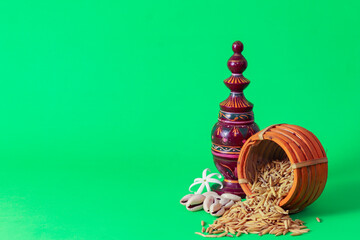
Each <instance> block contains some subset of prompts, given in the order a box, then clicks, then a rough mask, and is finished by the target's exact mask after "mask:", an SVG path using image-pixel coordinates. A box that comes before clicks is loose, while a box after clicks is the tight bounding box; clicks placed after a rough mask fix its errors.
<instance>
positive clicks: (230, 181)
mask: <svg viewBox="0 0 360 240" xmlns="http://www.w3.org/2000/svg"><path fill="white" fill-rule="evenodd" d="M224 182H228V183H237V182H238V181H236V180H229V179H224Z"/></svg>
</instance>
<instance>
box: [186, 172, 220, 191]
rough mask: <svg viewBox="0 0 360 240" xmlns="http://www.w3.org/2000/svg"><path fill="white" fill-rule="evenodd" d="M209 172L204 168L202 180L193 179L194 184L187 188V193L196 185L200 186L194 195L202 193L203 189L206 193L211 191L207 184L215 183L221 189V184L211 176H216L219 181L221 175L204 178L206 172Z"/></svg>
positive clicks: (213, 174)
mask: <svg viewBox="0 0 360 240" xmlns="http://www.w3.org/2000/svg"><path fill="white" fill-rule="evenodd" d="M207 171H209V172H210V169H209V168H206V169H205V170H204V171H203V173H202V178H195V180H194V183H193V184H191V185H190V187H189V191H190V192H192V191H191V188H192V187H193V186H195V185H197V184H201V185H200V187H199V189H198V190H197V191H196V192H195V194H201V193H202V191H203V190H204V187H206V191H207V192H209V191H211V188H210V185H209V183H217V184H220V186H221V187H220V188H223V184H222V182H220V181H219V180H217V179H215V178H212V177H213V176H217V177H218V178H219V179H221V175H220V174H219V173H211V174H209V175H207V176H206V172H207Z"/></svg>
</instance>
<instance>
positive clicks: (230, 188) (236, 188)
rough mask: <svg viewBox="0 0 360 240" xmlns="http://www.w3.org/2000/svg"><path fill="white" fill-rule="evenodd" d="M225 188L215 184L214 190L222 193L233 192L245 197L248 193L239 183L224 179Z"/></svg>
mask: <svg viewBox="0 0 360 240" xmlns="http://www.w3.org/2000/svg"><path fill="white" fill-rule="evenodd" d="M222 183H223V188H221V189H220V185H218V184H216V185H214V186H213V191H214V192H216V193H217V194H219V195H221V194H223V193H231V194H235V195H238V196H240V197H241V198H245V196H246V194H245V193H244V191H243V190H242V188H241V186H240V184H239V183H237V182H236V183H234V182H227V181H223V182H222Z"/></svg>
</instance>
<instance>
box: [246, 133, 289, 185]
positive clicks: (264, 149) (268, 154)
mask: <svg viewBox="0 0 360 240" xmlns="http://www.w3.org/2000/svg"><path fill="white" fill-rule="evenodd" d="M286 159H288V157H287V155H286V153H285V151H284V150H283V149H282V148H281V147H280V146H279V145H278V144H277V143H275V142H273V141H271V140H262V141H260V142H259V144H257V145H253V146H251V147H250V149H249V153H248V155H247V159H246V163H245V173H246V178H247V179H248V181H250V182H251V183H253V182H254V180H255V171H256V168H258V167H261V166H263V165H265V164H267V163H269V162H272V161H274V160H286Z"/></svg>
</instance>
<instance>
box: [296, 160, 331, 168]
mask: <svg viewBox="0 0 360 240" xmlns="http://www.w3.org/2000/svg"><path fill="white" fill-rule="evenodd" d="M327 162H328V159H327V157H323V158H318V159H313V160H308V161H305V162H298V163H293V164H291V168H292V169H296V168H302V167H309V166H312V165H316V164H320V163H327Z"/></svg>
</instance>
